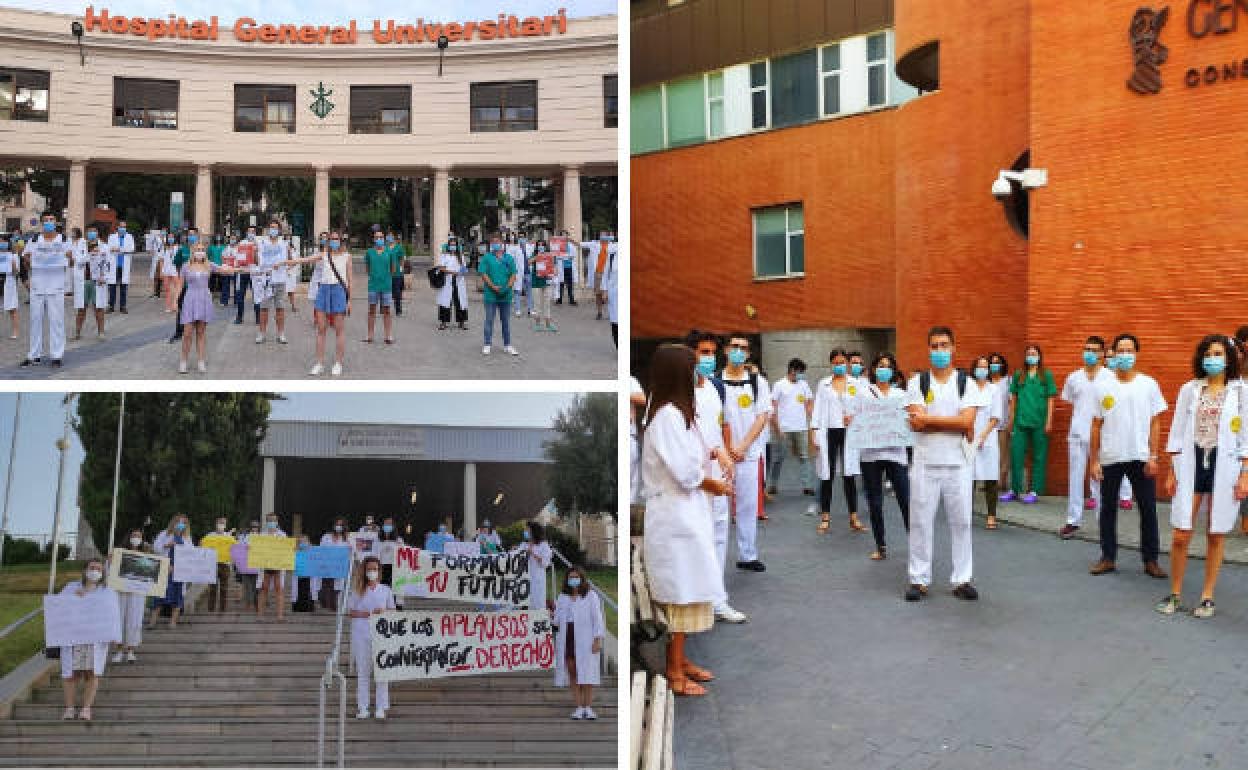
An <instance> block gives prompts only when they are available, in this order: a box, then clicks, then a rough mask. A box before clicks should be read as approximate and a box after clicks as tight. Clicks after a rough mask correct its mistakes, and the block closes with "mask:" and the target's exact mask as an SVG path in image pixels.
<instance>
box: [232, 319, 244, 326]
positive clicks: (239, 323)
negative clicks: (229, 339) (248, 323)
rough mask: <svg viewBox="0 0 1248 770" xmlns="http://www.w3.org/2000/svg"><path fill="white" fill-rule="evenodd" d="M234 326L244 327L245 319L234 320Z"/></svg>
mask: <svg viewBox="0 0 1248 770" xmlns="http://www.w3.org/2000/svg"><path fill="white" fill-rule="evenodd" d="M234 325H235V326H242V325H243V319H241V318H235V319H234Z"/></svg>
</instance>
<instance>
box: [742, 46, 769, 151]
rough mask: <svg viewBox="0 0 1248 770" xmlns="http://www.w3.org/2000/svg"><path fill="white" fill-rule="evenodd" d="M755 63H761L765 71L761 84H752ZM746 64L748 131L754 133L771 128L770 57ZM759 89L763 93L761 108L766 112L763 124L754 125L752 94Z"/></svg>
mask: <svg viewBox="0 0 1248 770" xmlns="http://www.w3.org/2000/svg"><path fill="white" fill-rule="evenodd" d="M755 64H762V65H763V72H764V73H765V80H764V82H763V84H762V85H761V86H756V85H754V65H755ZM746 66H748V67H749V68H750V131H749V133H755V132H758V131H770V130H771V59H769V58H768V59H757V60H755V61H752V62H747V63H746ZM760 91H761V92H762V94H763V110H764V112H765V113H766V114H765V116H764V119H763V120H764V122H763V125H761V126H755V125H754V94H756V93H758V92H760Z"/></svg>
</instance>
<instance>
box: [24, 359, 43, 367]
mask: <svg viewBox="0 0 1248 770" xmlns="http://www.w3.org/2000/svg"><path fill="white" fill-rule="evenodd" d="M42 361H43V359H41V358H23V359H22V363H21V366H34V365H36V364H38V363H41V362H42Z"/></svg>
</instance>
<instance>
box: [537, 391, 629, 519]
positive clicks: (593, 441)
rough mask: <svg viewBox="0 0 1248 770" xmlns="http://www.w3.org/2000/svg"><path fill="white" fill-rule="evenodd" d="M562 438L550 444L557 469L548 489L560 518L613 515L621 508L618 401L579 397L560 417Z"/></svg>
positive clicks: (601, 395) (549, 451) (601, 396)
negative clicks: (618, 493) (574, 514)
mask: <svg viewBox="0 0 1248 770" xmlns="http://www.w3.org/2000/svg"><path fill="white" fill-rule="evenodd" d="M553 427H554V429H555V431H556V432H558V433H559V437H558V438H556V439H554V440H552V441H549V442H547V444H546V457H547V458H548V459H550V460H551V461H552V462H553V463H554V465H555V467H554V469H553V470H552V471H551V473H549V474H548V475H547V477H546V489H547V492H548V494H549V495H550V496H551V497H552V498H554V500H555V508H557V509H558V510H559V513H560V515H566V514H568V513H571V512H573V511H578V512H581V513H601V512H604V511H605V512H611V513H614V512H615V509H616V502H617V501H616V488H617V486H616V485H617V483H618V479H617V477H616V434H617V431H618V428H617V425H616V398H615V395H614V394H611V393H590V394H587V395H584V396H577V397H576V399H575V400H574V401H573V402H572V406H570V407H568V408H567V409H566V410H564V411H562V412H560V413H559V416H558V417H556V418H555V423H554V426H553Z"/></svg>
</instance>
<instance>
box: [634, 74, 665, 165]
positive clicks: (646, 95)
mask: <svg viewBox="0 0 1248 770" xmlns="http://www.w3.org/2000/svg"><path fill="white" fill-rule="evenodd" d="M628 125H629V132H628V133H629V137H628V138H629V147H630V149H631V150H632V153H633V154H634V155H640V154H642V153H646V152H655V151H656V150H661V149H663V89H662V88H660V87H659V86H652V87H650V88H642V89H638V90H636V91H633V94H632V98H631V99H630V100H629V110H628Z"/></svg>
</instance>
